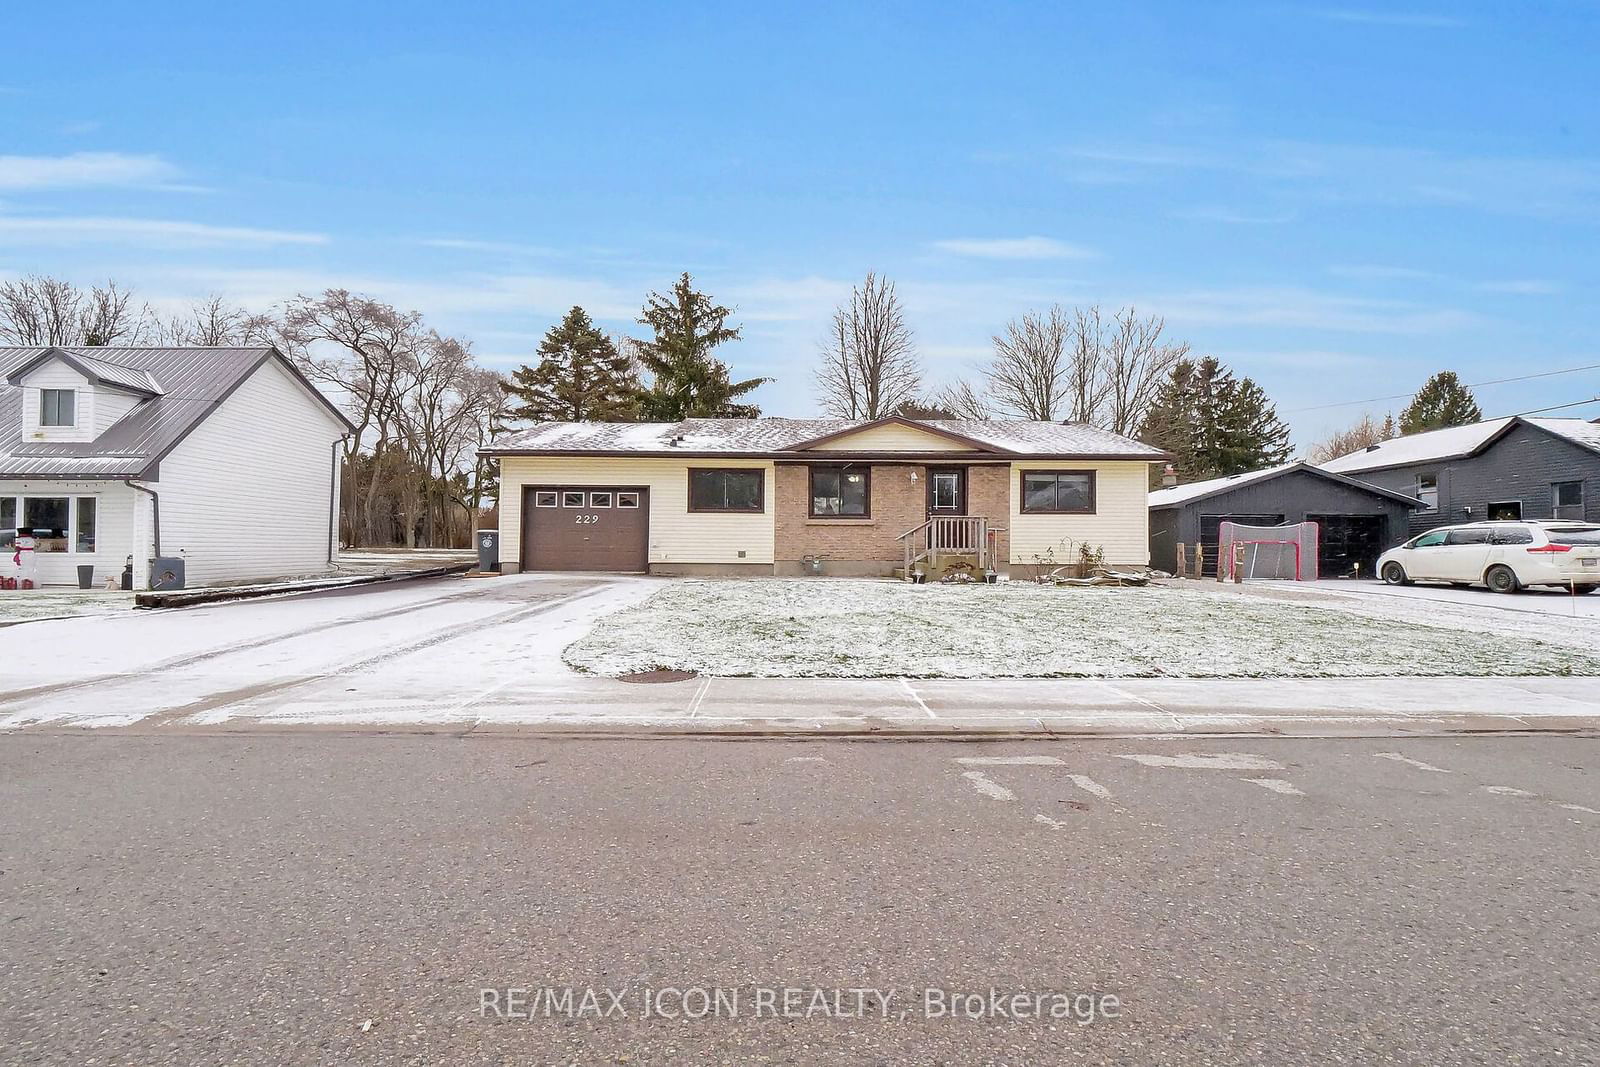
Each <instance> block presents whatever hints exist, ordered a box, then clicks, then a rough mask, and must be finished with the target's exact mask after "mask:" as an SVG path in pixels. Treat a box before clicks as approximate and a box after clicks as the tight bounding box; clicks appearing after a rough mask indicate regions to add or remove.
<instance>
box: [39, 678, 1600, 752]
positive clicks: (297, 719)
mask: <svg viewBox="0 0 1600 1067" xmlns="http://www.w3.org/2000/svg"><path fill="white" fill-rule="evenodd" d="M341 688H342V687H341ZM1594 689H1595V685H1594V680H1593V679H1581V678H1505V679H1498V678H1470V679H1463V678H1386V679H1371V678H1336V679H1275V680H1261V679H1182V680H1161V679H1127V680H1118V681H1115V682H1108V681H1100V680H1095V679H975V680H955V679H865V680H846V679H811V680H795V679H765V678H702V679H690V680H687V681H680V682H668V683H660V684H638V683H628V682H621V681H617V680H615V679H609V678H589V677H581V676H567V677H554V676H545V677H533V678H528V679H526V680H522V681H518V682H513V683H510V684H505V685H502V686H498V687H496V688H494V689H493V690H492V691H490V692H484V693H480V694H477V695H474V696H469V697H467V698H465V699H462V700H458V701H454V702H451V703H449V704H438V703H428V702H425V701H419V700H418V698H417V696H416V695H415V694H412V695H409V696H405V697H392V698H388V699H383V698H377V699H374V695H361V696H358V697H357V698H356V699H355V700H354V701H352V700H351V699H349V697H348V696H347V695H346V694H345V693H342V692H341V693H338V694H335V693H333V692H329V691H323V692H316V691H310V692H304V693H301V694H297V695H296V696H294V697H292V698H284V697H280V698H279V699H276V700H273V701H271V702H263V703H261V704H254V703H252V702H249V701H246V702H243V703H240V704H235V705H232V706H229V707H228V708H227V709H226V710H222V709H218V710H217V711H214V712H212V713H210V714H200V715H190V716H183V717H169V718H165V719H162V718H155V719H151V720H146V721H141V722H136V723H130V724H128V725H126V726H120V727H114V729H115V730H116V731H117V732H135V733H144V732H150V731H159V732H163V733H166V732H206V733H210V732H255V731H261V730H267V731H281V730H284V729H290V730H293V729H306V728H309V729H324V730H325V729H340V728H343V729H352V730H362V731H370V730H398V731H406V732H450V733H458V732H472V733H499V732H506V733H538V734H574V735H589V736H592V735H596V734H601V735H607V734H610V735H628V736H634V735H645V734H662V735H689V736H694V735H707V736H809V737H817V736H879V737H882V736H905V737H939V736H968V737H970V736H973V735H978V736H1040V737H1050V736H1074V735H1081V736H1142V735H1152V734H1155V735H1267V736H1300V737H1344V736H1357V737H1359V736H1392V735H1447V734H1458V733H1549V732H1562V733H1584V734H1600V695H1597V694H1596V693H1595V692H1594ZM41 727H43V728H48V726H45V725H44V724H41ZM41 727H35V729H39V728H41ZM68 728H69V729H70V727H68Z"/></svg>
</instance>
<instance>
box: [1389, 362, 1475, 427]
mask: <svg viewBox="0 0 1600 1067" xmlns="http://www.w3.org/2000/svg"><path fill="white" fill-rule="evenodd" d="M1482 421H1483V412H1482V411H1479V410H1478V402H1477V400H1475V399H1473V396H1472V390H1471V389H1468V388H1467V387H1466V386H1465V385H1462V384H1461V379H1460V378H1457V377H1456V372H1455V371H1453V370H1442V371H1440V372H1439V373H1438V374H1435V375H1434V376H1433V377H1432V378H1429V379H1428V381H1427V384H1426V385H1424V386H1423V387H1422V388H1421V389H1419V390H1417V395H1416V396H1414V397H1412V398H1411V403H1410V404H1408V405H1406V409H1405V410H1404V411H1402V412H1401V413H1400V432H1401V433H1402V434H1413V433H1422V432H1424V431H1426V430H1443V429H1445V428H1446V427H1449V426H1466V425H1468V424H1469V423H1474V422H1482Z"/></svg>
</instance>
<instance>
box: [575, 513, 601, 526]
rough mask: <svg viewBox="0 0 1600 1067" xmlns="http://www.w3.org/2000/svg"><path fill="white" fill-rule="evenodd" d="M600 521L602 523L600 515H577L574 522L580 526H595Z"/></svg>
mask: <svg viewBox="0 0 1600 1067" xmlns="http://www.w3.org/2000/svg"><path fill="white" fill-rule="evenodd" d="M599 521H600V516H598V515H575V516H573V522H575V523H576V524H577V525H579V526H593V525H594V524H595V523H597V522H599Z"/></svg>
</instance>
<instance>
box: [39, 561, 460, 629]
mask: <svg viewBox="0 0 1600 1067" xmlns="http://www.w3.org/2000/svg"><path fill="white" fill-rule="evenodd" d="M475 566H476V564H473V563H452V564H450V565H449V566H447V567H429V568H428V569H427V570H420V571H396V572H392V573H385V574H364V575H360V576H359V577H354V578H317V579H312V580H311V581H306V582H286V583H284V584H282V585H244V586H239V587H237V588H232V589H230V588H228V587H226V586H224V587H220V588H217V589H179V590H175V591H174V592H171V593H139V594H137V595H136V596H135V597H134V598H133V606H134V607H136V608H188V607H194V606H195V605H197V604H216V603H221V602H223V601H227V600H254V599H257V598H259V597H269V596H287V595H289V594H292V593H319V592H325V591H327V590H330V589H351V588H354V587H356V586H362V585H377V584H379V583H383V582H408V581H412V580H414V579H417V578H443V577H446V576H447V575H451V574H465V573H466V572H467V571H470V570H472V569H473V568H474V567H475ZM26 621H30V622H31V621H33V620H26Z"/></svg>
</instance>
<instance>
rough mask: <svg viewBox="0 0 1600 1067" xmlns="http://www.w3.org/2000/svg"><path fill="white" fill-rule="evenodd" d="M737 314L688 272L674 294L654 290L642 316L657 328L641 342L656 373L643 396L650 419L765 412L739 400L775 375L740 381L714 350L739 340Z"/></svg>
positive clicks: (647, 365) (643, 356) (641, 357)
mask: <svg viewBox="0 0 1600 1067" xmlns="http://www.w3.org/2000/svg"><path fill="white" fill-rule="evenodd" d="M732 314H733V309H732V308H725V307H721V306H719V305H716V304H713V303H712V302H711V298H710V297H708V296H707V295H706V294H704V293H702V292H699V291H697V290H696V289H695V288H694V285H693V283H692V282H691V281H690V278H689V275H688V274H687V273H685V274H684V275H683V276H682V277H680V278H679V279H678V280H677V282H675V283H674V284H673V286H672V291H671V292H670V293H669V294H667V295H663V294H661V293H651V294H650V298H649V299H648V300H647V301H646V302H645V306H644V313H643V314H642V315H641V316H640V318H639V322H640V323H641V324H642V325H645V326H648V327H650V328H651V329H652V330H653V331H655V337H654V338H653V339H652V340H649V341H640V342H639V362H640V363H642V364H643V365H644V367H645V369H646V370H648V371H649V372H650V373H651V374H652V375H653V376H654V378H655V381H654V383H653V384H652V385H651V387H650V389H649V390H648V391H647V392H646V393H645V394H644V396H643V398H642V408H643V412H644V417H645V418H646V419H649V420H651V421H656V422H676V421H677V420H679V419H753V418H756V417H757V416H759V415H760V414H761V409H760V408H758V407H756V406H755V405H754V404H741V403H737V401H738V399H739V397H742V396H744V395H745V394H746V393H748V392H750V391H751V390H752V389H755V388H756V387H757V386H759V385H762V384H763V383H765V382H769V381H771V380H772V379H770V378H749V379H747V380H745V381H742V382H735V381H733V380H732V379H731V378H730V377H729V374H728V367H727V364H725V363H723V362H722V361H721V360H719V359H717V358H715V357H714V356H712V355H711V350H712V349H714V348H715V347H716V346H717V345H720V344H722V343H723V342H724V341H736V340H738V338H739V329H738V327H736V326H729V325H727V319H728V316H729V315H732Z"/></svg>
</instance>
